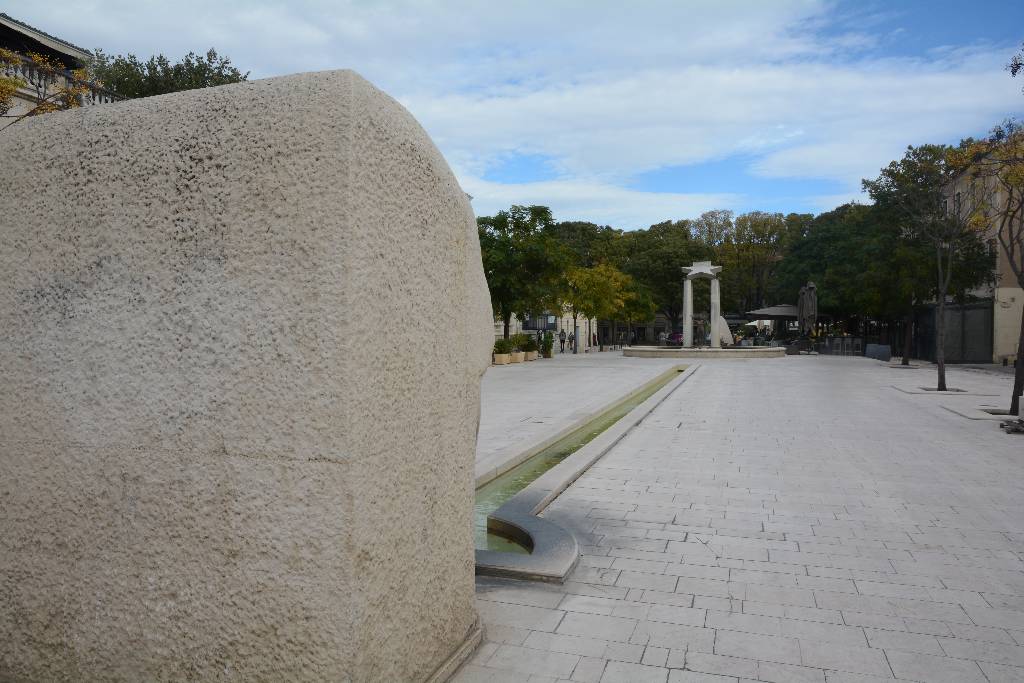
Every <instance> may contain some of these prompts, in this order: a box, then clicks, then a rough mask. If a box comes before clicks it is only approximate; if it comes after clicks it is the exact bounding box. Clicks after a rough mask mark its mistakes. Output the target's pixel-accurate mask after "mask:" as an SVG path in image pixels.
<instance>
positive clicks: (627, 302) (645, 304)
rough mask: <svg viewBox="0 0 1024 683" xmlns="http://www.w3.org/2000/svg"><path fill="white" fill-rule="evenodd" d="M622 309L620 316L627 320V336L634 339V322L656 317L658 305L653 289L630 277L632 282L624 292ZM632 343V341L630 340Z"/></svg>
mask: <svg viewBox="0 0 1024 683" xmlns="http://www.w3.org/2000/svg"><path fill="white" fill-rule="evenodd" d="M622 299H623V304H622V309H621V310H620V311H619V314H618V315H619V317H621V318H622V319H623V320H625V321H626V338H627V339H629V340H632V338H633V337H632V335H633V325H634V323H639V322H647V321H648V320H651V319H652V318H654V314H655V313H657V312H658V307H657V306H656V305H655V303H654V297H653V296H651V291H650V290H649V289H647V287H645V286H644V285H642V284H640V283H638V282H636V281H635V280H633V278H630V284H629V286H628V287H627V288H626V290H625V292H624V294H623V297H622ZM630 343H631V344H632V341H630Z"/></svg>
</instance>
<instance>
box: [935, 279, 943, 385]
mask: <svg viewBox="0 0 1024 683" xmlns="http://www.w3.org/2000/svg"><path fill="white" fill-rule="evenodd" d="M935 365H936V366H937V367H938V369H939V385H938V386H937V387H936V390H937V391H946V295H945V294H944V293H942V292H940V293H939V305H938V307H936V309H935Z"/></svg>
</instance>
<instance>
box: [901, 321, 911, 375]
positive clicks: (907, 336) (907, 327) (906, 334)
mask: <svg viewBox="0 0 1024 683" xmlns="http://www.w3.org/2000/svg"><path fill="white" fill-rule="evenodd" d="M903 325H904V329H903V361H902V364H903V365H910V347H911V346H912V345H913V343H914V314H913V313H907V316H906V317H905V318H904V319H903Z"/></svg>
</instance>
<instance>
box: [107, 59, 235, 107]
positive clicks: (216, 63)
mask: <svg viewBox="0 0 1024 683" xmlns="http://www.w3.org/2000/svg"><path fill="white" fill-rule="evenodd" d="M89 76H90V77H91V79H92V80H94V81H96V82H98V83H101V84H102V85H103V87H105V88H107V89H109V90H113V91H114V92H116V93H118V94H119V95H123V96H124V97H151V96H153V95H164V94H167V93H172V92H179V91H181V90H195V89H196V88H209V87H212V86H216V85H227V84H228V83H238V82H240V81H244V80H246V79H247V78H248V77H249V72H245V73H242V72H241V71H239V70H238V69H237V68H235V67H234V66H233V65H232V64H231V60H230V59H229V58H228V57H224V56H222V55H218V54H217V51H216V50H215V49H213V48H212V47H211V48H210V49H209V50H207V51H206V53H205V54H203V55H197V54H196V53H195V52H189V53H188V54H187V55H185V56H184V57H183V58H182V59H181V60H180V61H178V62H174V63H171V60H170V59H168V58H167V57H165V56H164V55H162V54H159V55H154V56H152V57H150V58H149V59H148V60H146V61H142V60H141V59H139V58H138V57H136V56H135V55H133V54H129V55H116V56H113V55H108V54H106V53H105V52H103V50H95V51H94V53H93V61H92V63H91V64H90V66H89Z"/></svg>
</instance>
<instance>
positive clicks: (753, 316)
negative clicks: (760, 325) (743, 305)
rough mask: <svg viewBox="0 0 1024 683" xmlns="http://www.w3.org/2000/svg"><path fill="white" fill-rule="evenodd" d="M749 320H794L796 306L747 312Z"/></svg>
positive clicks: (782, 306) (774, 307)
mask: <svg viewBox="0 0 1024 683" xmlns="http://www.w3.org/2000/svg"><path fill="white" fill-rule="evenodd" d="M746 315H747V318H748V319H749V320H789V319H792V320H796V319H797V315H796V306H794V305H793V304H779V305H777V306H769V307H768V308H759V309H757V310H756V311H747V314H746Z"/></svg>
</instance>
